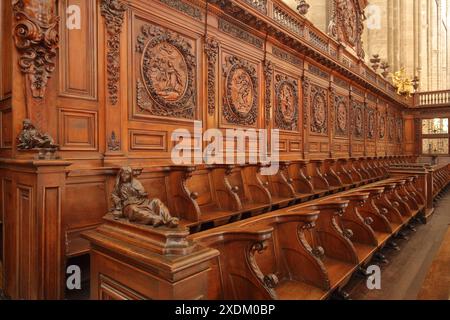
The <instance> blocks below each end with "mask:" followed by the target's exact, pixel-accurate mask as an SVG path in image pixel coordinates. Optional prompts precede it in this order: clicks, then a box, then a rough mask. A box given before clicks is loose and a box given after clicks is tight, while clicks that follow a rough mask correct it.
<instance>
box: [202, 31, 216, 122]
mask: <svg viewBox="0 0 450 320" xmlns="http://www.w3.org/2000/svg"><path fill="white" fill-rule="evenodd" d="M205 53H206V57H207V59H208V114H209V115H213V114H214V112H215V110H216V63H217V55H218V54H219V42H217V40H216V39H214V38H208V39H206V42H205Z"/></svg>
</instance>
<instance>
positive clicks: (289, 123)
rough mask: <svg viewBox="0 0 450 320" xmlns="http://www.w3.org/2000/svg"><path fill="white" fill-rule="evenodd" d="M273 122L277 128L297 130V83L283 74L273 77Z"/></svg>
mask: <svg viewBox="0 0 450 320" xmlns="http://www.w3.org/2000/svg"><path fill="white" fill-rule="evenodd" d="M275 80H276V82H275V97H276V111H275V123H276V125H277V127H278V128H279V129H282V130H288V131H296V130H298V114H299V111H298V83H297V81H295V80H293V79H290V78H289V77H287V76H284V75H280V74H278V75H276V77H275Z"/></svg>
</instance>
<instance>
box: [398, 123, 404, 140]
mask: <svg viewBox="0 0 450 320" xmlns="http://www.w3.org/2000/svg"><path fill="white" fill-rule="evenodd" d="M402 140H403V119H401V118H398V119H397V142H398V143H400V142H402Z"/></svg>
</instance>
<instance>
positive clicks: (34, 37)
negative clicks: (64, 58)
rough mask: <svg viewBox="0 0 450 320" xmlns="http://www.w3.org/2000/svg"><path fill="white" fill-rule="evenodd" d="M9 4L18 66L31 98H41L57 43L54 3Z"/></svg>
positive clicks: (26, 1) (20, 0) (23, 0)
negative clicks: (13, 23) (25, 79)
mask: <svg viewBox="0 0 450 320" xmlns="http://www.w3.org/2000/svg"><path fill="white" fill-rule="evenodd" d="M12 5H13V12H14V17H15V20H16V24H15V26H14V41H15V45H16V48H17V51H18V52H19V67H20V70H21V72H22V73H24V74H26V75H27V78H28V79H27V80H28V81H29V82H30V88H31V93H32V96H33V98H43V97H44V95H45V91H46V88H47V83H48V80H49V79H50V77H51V75H52V73H53V71H54V70H55V59H56V50H57V49H58V45H59V36H58V23H59V17H58V16H57V15H56V14H57V8H56V2H55V1H53V0H50V1H37V0H13V3H12Z"/></svg>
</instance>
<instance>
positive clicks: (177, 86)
mask: <svg viewBox="0 0 450 320" xmlns="http://www.w3.org/2000/svg"><path fill="white" fill-rule="evenodd" d="M135 22H136V28H137V29H136V30H135V32H136V35H135V37H136V40H135V43H136V44H135V48H134V50H135V73H136V79H135V86H136V89H135V90H136V95H135V96H136V101H135V108H134V111H133V112H134V115H136V116H138V117H143V116H144V117H145V116H147V117H148V116H156V117H170V118H180V119H189V120H192V119H194V118H195V116H196V106H197V57H196V42H195V41H194V39H192V38H189V37H187V36H184V35H183V34H181V33H178V32H175V31H174V30H171V29H169V28H165V27H163V26H159V25H156V24H153V23H147V22H144V21H141V20H137V19H136V21H135Z"/></svg>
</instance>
